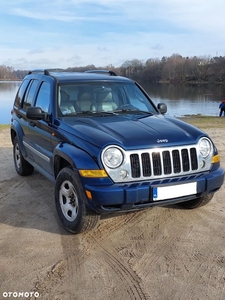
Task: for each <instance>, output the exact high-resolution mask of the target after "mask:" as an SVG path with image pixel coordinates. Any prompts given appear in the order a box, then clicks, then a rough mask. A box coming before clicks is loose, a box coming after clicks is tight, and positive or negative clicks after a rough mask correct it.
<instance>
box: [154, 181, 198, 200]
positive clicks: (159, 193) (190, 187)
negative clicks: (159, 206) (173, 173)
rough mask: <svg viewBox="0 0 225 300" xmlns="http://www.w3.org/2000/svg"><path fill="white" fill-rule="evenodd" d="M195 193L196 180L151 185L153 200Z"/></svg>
mask: <svg viewBox="0 0 225 300" xmlns="http://www.w3.org/2000/svg"><path fill="white" fill-rule="evenodd" d="M194 194H197V182H190V183H184V184H177V185H170V186H160V187H153V201H158V200H167V199H172V198H178V197H183V196H188V195H194Z"/></svg>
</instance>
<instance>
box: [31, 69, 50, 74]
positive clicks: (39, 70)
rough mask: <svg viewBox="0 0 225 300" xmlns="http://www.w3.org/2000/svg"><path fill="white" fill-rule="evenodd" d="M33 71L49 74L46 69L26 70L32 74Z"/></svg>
mask: <svg viewBox="0 0 225 300" xmlns="http://www.w3.org/2000/svg"><path fill="white" fill-rule="evenodd" d="M34 73H43V74H45V75H49V72H48V70H46V69H36V70H31V71H29V72H28V74H34Z"/></svg>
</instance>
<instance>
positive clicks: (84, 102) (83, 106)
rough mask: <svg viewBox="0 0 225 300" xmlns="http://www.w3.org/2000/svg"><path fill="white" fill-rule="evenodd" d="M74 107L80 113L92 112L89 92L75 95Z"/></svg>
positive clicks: (93, 107) (92, 104) (93, 108)
mask: <svg viewBox="0 0 225 300" xmlns="http://www.w3.org/2000/svg"><path fill="white" fill-rule="evenodd" d="M76 106H77V108H78V110H80V111H90V110H91V111H94V110H95V106H94V102H93V98H92V96H91V94H90V93H89V92H79V93H78V95H77V101H76Z"/></svg>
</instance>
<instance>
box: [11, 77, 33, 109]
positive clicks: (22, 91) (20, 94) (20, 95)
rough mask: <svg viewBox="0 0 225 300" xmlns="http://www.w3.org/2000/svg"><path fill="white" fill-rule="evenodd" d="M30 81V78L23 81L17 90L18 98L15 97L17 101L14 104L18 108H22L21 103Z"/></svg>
mask: <svg viewBox="0 0 225 300" xmlns="http://www.w3.org/2000/svg"><path fill="white" fill-rule="evenodd" d="M28 83H29V80H28V79H25V80H24V81H23V82H22V83H21V86H20V88H19V90H18V92H17V95H16V99H15V103H14V105H15V106H16V107H17V108H20V105H21V102H22V100H23V96H24V94H25V91H26V89H27V86H28Z"/></svg>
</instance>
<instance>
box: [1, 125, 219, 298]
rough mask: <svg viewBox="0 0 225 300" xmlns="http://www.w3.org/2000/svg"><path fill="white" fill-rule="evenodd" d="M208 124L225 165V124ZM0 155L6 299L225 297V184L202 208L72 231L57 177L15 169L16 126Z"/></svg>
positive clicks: (4, 135)
mask: <svg viewBox="0 0 225 300" xmlns="http://www.w3.org/2000/svg"><path fill="white" fill-rule="evenodd" d="M224 121H225V120H224ZM224 123H225V122H224ZM204 126H205V125H204ZM224 126H225V124H224ZM206 127H207V126H206ZM206 127H205V128H204V130H205V131H206V132H208V133H209V134H210V136H211V137H212V138H213V140H214V142H215V144H216V146H217V147H218V149H219V151H220V155H221V164H222V166H223V167H225V139H224V138H221V137H223V136H224V129H223V128H219V129H217V128H206ZM0 158H1V171H0V299H15V298H17V299H46V300H87V299H89V300H92V299H93V300H95V299H98V300H106V299H107V300H108V299H113V300H120V299H121V300H132V299H141V300H145V299H150V300H151V299H153V300H157V299H159V300H164V299H165V300H178V299H182V300H187V299H188V300H190V299H193V300H196V299H200V300H203V299H204V300H206V299H210V300H217V299H218V300H219V299H220V300H223V299H225V189H224V186H223V187H222V188H221V190H220V191H219V192H218V193H216V194H215V196H214V198H213V200H212V201H211V202H210V203H209V204H208V205H207V206H205V207H202V208H200V209H197V210H182V209H179V208H177V207H165V208H153V209H149V210H145V211H141V212H137V213H130V214H126V215H123V216H117V217H114V218H108V219H102V220H101V221H100V223H99V225H98V227H97V228H96V229H94V230H93V231H91V232H90V233H86V234H82V235H71V234H69V233H67V232H66V231H65V230H64V229H63V228H62V226H61V223H60V222H59V220H58V216H57V213H56V209H55V205H54V192H53V191H54V188H53V184H52V183H50V182H49V181H48V180H47V179H45V178H44V177H43V176H41V175H40V174H38V173H37V172H35V173H34V174H33V175H32V176H30V177H20V176H18V175H17V173H16V172H15V170H14V166H13V158H12V145H11V142H10V139H9V129H1V130H0Z"/></svg>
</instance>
